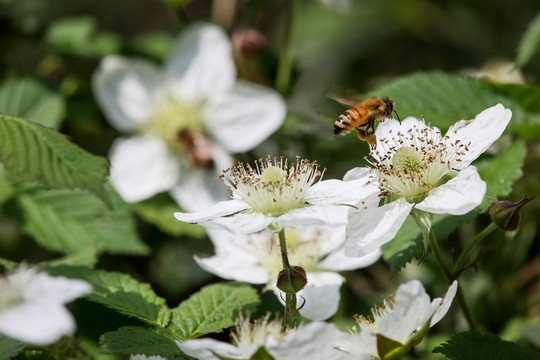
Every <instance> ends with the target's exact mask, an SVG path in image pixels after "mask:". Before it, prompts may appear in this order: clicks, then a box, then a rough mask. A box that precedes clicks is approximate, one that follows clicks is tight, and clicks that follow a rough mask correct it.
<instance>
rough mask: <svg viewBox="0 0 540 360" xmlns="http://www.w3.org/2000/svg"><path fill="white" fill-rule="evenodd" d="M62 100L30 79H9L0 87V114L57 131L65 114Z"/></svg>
mask: <svg viewBox="0 0 540 360" xmlns="http://www.w3.org/2000/svg"><path fill="white" fill-rule="evenodd" d="M65 107H66V105H65V101H64V98H63V97H62V96H60V95H58V94H56V93H53V92H51V91H49V90H48V89H47V88H46V87H45V86H44V85H43V84H41V83H39V82H38V81H36V80H34V79H32V78H11V79H8V80H6V81H5V82H4V83H3V84H2V85H1V86H0V112H1V113H4V114H7V115H12V116H19V117H21V118H25V119H28V120H32V121H34V122H36V123H39V124H41V125H44V126H48V127H51V128H55V129H57V128H58V127H59V126H60V123H61V121H62V119H63V118H64V114H65Z"/></svg>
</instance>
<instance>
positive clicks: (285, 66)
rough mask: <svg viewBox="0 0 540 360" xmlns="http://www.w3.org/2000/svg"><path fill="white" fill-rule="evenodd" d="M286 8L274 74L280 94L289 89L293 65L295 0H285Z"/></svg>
mask: <svg viewBox="0 0 540 360" xmlns="http://www.w3.org/2000/svg"><path fill="white" fill-rule="evenodd" d="M286 2H287V5H286V6H287V9H286V14H285V28H284V29H283V42H282V44H281V54H280V55H279V64H278V69H277V75H276V84H275V85H276V89H277V91H279V92H280V93H281V94H282V95H285V94H286V93H287V91H288V90H289V86H290V82H291V73H292V65H293V51H292V50H293V49H292V28H293V21H294V13H295V9H294V7H295V2H296V0H286Z"/></svg>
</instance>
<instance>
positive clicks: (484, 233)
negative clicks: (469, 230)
mask: <svg viewBox="0 0 540 360" xmlns="http://www.w3.org/2000/svg"><path fill="white" fill-rule="evenodd" d="M496 228H497V225H496V224H495V223H494V222H492V223H491V224H489V225H488V226H487V227H486V228H485V229H484V230H482V231H481V232H480V234H478V235H476V236H475V237H474V238H473V239H472V240H471V241H470V242H469V243H468V244H467V246H466V247H465V249H463V251H462V252H461V254H460V255H459V257H458V259H457V261H456V263H455V264H454V266H453V268H452V270H453V273H454V274H459V272H460V271H461V270H462V268H463V262H465V259H466V258H467V256H468V255H469V253H470V252H471V250H472V249H473V248H474V247H475V246H476V244H478V243H479V242H480V241H482V240H483V239H484V238H485V237H486V236H488V235H489V234H491V232H492V231H493V230H495V229H496Z"/></svg>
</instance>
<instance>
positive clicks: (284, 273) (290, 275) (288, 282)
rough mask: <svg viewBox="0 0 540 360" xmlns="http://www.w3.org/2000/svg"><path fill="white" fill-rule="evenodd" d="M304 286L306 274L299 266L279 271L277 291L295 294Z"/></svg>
mask: <svg viewBox="0 0 540 360" xmlns="http://www.w3.org/2000/svg"><path fill="white" fill-rule="evenodd" d="M306 284H307V276H306V272H305V270H304V269H303V268H302V267H300V266H292V267H290V268H288V269H283V270H281V271H280V272H279V275H278V278H277V287H278V289H279V290H281V291H283V292H285V293H288V294H296V293H297V292H299V291H300V290H302V289H303V288H304V286H306Z"/></svg>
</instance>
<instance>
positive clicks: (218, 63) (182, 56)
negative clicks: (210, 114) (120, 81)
mask: <svg viewBox="0 0 540 360" xmlns="http://www.w3.org/2000/svg"><path fill="white" fill-rule="evenodd" d="M165 73H166V75H167V79H168V80H169V85H170V87H171V90H172V91H173V93H174V95H175V96H176V97H177V98H178V99H181V100H183V101H186V100H200V99H204V98H207V97H208V96H210V95H212V94H216V93H219V92H221V91H224V90H225V89H227V88H229V87H230V86H232V85H233V84H234V81H235V79H236V68H235V66H234V61H233V57H232V49H231V43H230V41H229V39H228V37H227V34H225V32H224V31H223V30H222V29H221V28H220V27H218V26H216V25H211V24H203V23H200V24H196V25H193V26H191V27H189V28H188V29H186V30H185V31H184V32H183V33H182V35H181V36H180V37H179V38H178V41H177V42H176V44H175V45H174V47H173V50H172V51H171V53H170V55H169V57H168V59H167V63H166V67H165Z"/></svg>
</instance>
